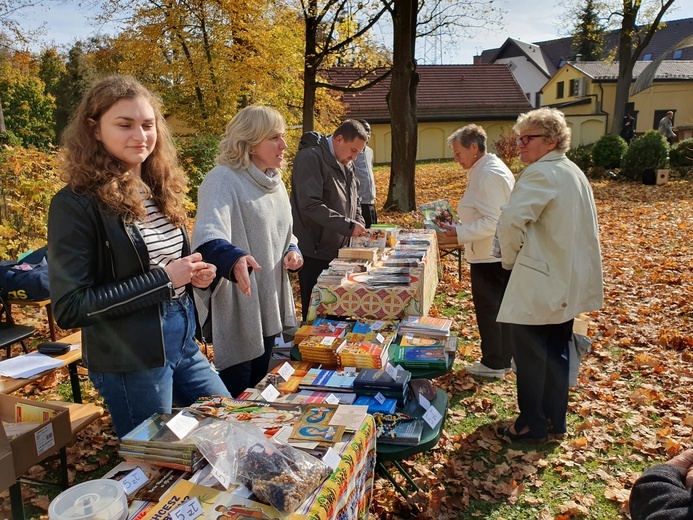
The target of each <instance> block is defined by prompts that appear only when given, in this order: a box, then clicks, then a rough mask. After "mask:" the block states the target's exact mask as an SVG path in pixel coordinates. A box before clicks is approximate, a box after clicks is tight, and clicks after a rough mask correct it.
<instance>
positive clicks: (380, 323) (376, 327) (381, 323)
mask: <svg viewBox="0 0 693 520" xmlns="http://www.w3.org/2000/svg"><path fill="white" fill-rule="evenodd" d="M384 326H385V322H384V321H380V320H378V321H375V322H373V325H371V330H380V329H382V328H383V327H384Z"/></svg>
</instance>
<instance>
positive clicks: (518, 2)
mask: <svg viewBox="0 0 693 520" xmlns="http://www.w3.org/2000/svg"><path fill="white" fill-rule="evenodd" d="M561 4H563V2H562V3H559V4H557V2H556V0H496V1H495V2H494V5H497V6H498V7H500V8H501V9H503V10H505V11H507V14H506V16H505V21H504V27H503V28H495V29H493V30H479V31H478V32H477V34H476V35H475V37H474V38H459V39H458V40H457V43H456V45H450V44H449V43H448V42H443V45H442V47H443V49H444V51H443V53H442V63H448V64H450V63H454V64H462V63H472V58H473V56H474V55H475V54H478V53H479V52H480V51H481V50H484V49H493V48H496V47H499V46H500V45H502V44H503V42H504V41H505V40H506V38H509V37H511V38H518V39H520V40H524V41H527V42H535V41H542V40H550V39H553V38H559V37H562V36H565V34H562V33H561V32H560V30H561V29H560V28H559V26H558V23H557V19H558V18H559V17H560V16H562V15H564V11H563V8H562V7H556V5H561ZM674 6H675V7H676V8H677V9H676V10H674V11H671V13H670V14H668V16H667V17H665V18H666V19H668V20H677V19H680V18H693V1H691V0H676V3H675V4H674ZM96 12H97V11H96V10H95V9H90V8H88V7H84V6H83V7H78V6H77V4H76V2H71V1H70V0H67V2H66V3H63V4H62V5H57V3H56V4H55V5H51V6H50V7H48V8H45V7H44V8H37V9H35V10H33V11H30V10H27V11H25V12H24V16H23V19H22V20H21V21H22V23H23V24H25V25H26V26H29V27H37V26H39V25H41V24H45V30H46V33H47V34H46V35H45V37H44V38H43V42H45V43H49V44H50V43H54V44H57V45H66V46H67V45H69V44H71V43H73V42H74V41H75V40H77V39H84V38H87V37H88V36H90V35H92V34H95V33H99V32H101V33H108V31H109V27H101V26H98V25H97V24H96V23H95V22H94V21H93V20H91V19H90V18H89V17H93V16H94V15H95V14H96ZM385 31H387V29H385ZM383 37H384V38H386V37H387V35H386V34H383ZM672 43H673V42H672ZM417 45H418V47H419V50H420V53H419V54H420V55H422V53H423V52H424V46H423V45H422V44H421V43H418V44H417ZM40 47H41V45H40V43H39V42H36V44H35V49H34V50H38V49H39V48H40ZM429 49H435V45H434V44H431V43H430V42H429ZM428 56H432V57H433V56H440V53H439V52H434V51H433V50H432V51H430V52H429V54H428ZM431 59H434V58H431ZM438 62H440V61H438Z"/></svg>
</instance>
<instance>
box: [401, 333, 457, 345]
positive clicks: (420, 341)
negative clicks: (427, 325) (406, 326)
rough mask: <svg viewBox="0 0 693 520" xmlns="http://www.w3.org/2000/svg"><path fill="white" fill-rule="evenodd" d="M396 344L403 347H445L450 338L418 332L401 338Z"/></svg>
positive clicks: (403, 335)
mask: <svg viewBox="0 0 693 520" xmlns="http://www.w3.org/2000/svg"><path fill="white" fill-rule="evenodd" d="M395 343H398V344H399V345H400V346H402V347H445V346H446V345H447V343H448V338H446V337H444V336H431V335H428V334H422V333H418V332H407V333H406V334H402V335H401V336H399V339H398V341H395Z"/></svg>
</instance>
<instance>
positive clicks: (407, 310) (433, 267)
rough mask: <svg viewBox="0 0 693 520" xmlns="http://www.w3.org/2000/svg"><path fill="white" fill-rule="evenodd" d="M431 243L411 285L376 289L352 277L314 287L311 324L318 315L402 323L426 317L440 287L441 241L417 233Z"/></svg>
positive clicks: (429, 234)
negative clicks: (403, 320) (336, 282)
mask: <svg viewBox="0 0 693 520" xmlns="http://www.w3.org/2000/svg"><path fill="white" fill-rule="evenodd" d="M416 231H417V232H420V233H421V234H422V235H425V236H426V238H427V239H430V240H431V247H430V248H429V250H428V253H427V254H426V261H425V262H424V266H423V267H419V268H417V269H413V270H412V273H411V276H412V282H411V284H410V285H407V286H403V285H395V286H392V287H383V288H375V287H370V286H368V285H367V284H366V283H364V282H362V281H360V278H362V277H363V275H362V274H355V275H351V276H350V277H349V278H348V280H347V281H346V282H344V283H343V284H341V285H316V286H315V287H313V292H312V295H311V304H310V308H309V309H308V321H313V320H314V319H315V318H317V317H318V316H330V315H333V316H345V317H348V316H358V317H360V318H373V319H378V320H398V319H402V317H404V316H426V315H427V314H428V311H429V310H430V308H431V305H432V303H433V298H434V296H435V292H436V286H437V285H438V263H439V259H438V242H437V239H436V234H435V232H433V231H431V230H428V229H422V230H416Z"/></svg>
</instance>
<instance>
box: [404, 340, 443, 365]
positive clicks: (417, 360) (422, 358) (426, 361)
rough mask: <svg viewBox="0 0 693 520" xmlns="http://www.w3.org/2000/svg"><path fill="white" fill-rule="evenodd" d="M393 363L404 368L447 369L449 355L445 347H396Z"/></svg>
mask: <svg viewBox="0 0 693 520" xmlns="http://www.w3.org/2000/svg"><path fill="white" fill-rule="evenodd" d="M394 349H395V352H394V357H393V363H394V364H396V365H401V366H403V367H404V368H408V369H414V368H445V367H447V364H448V354H447V352H445V347H402V346H400V345H395V346H394Z"/></svg>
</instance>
